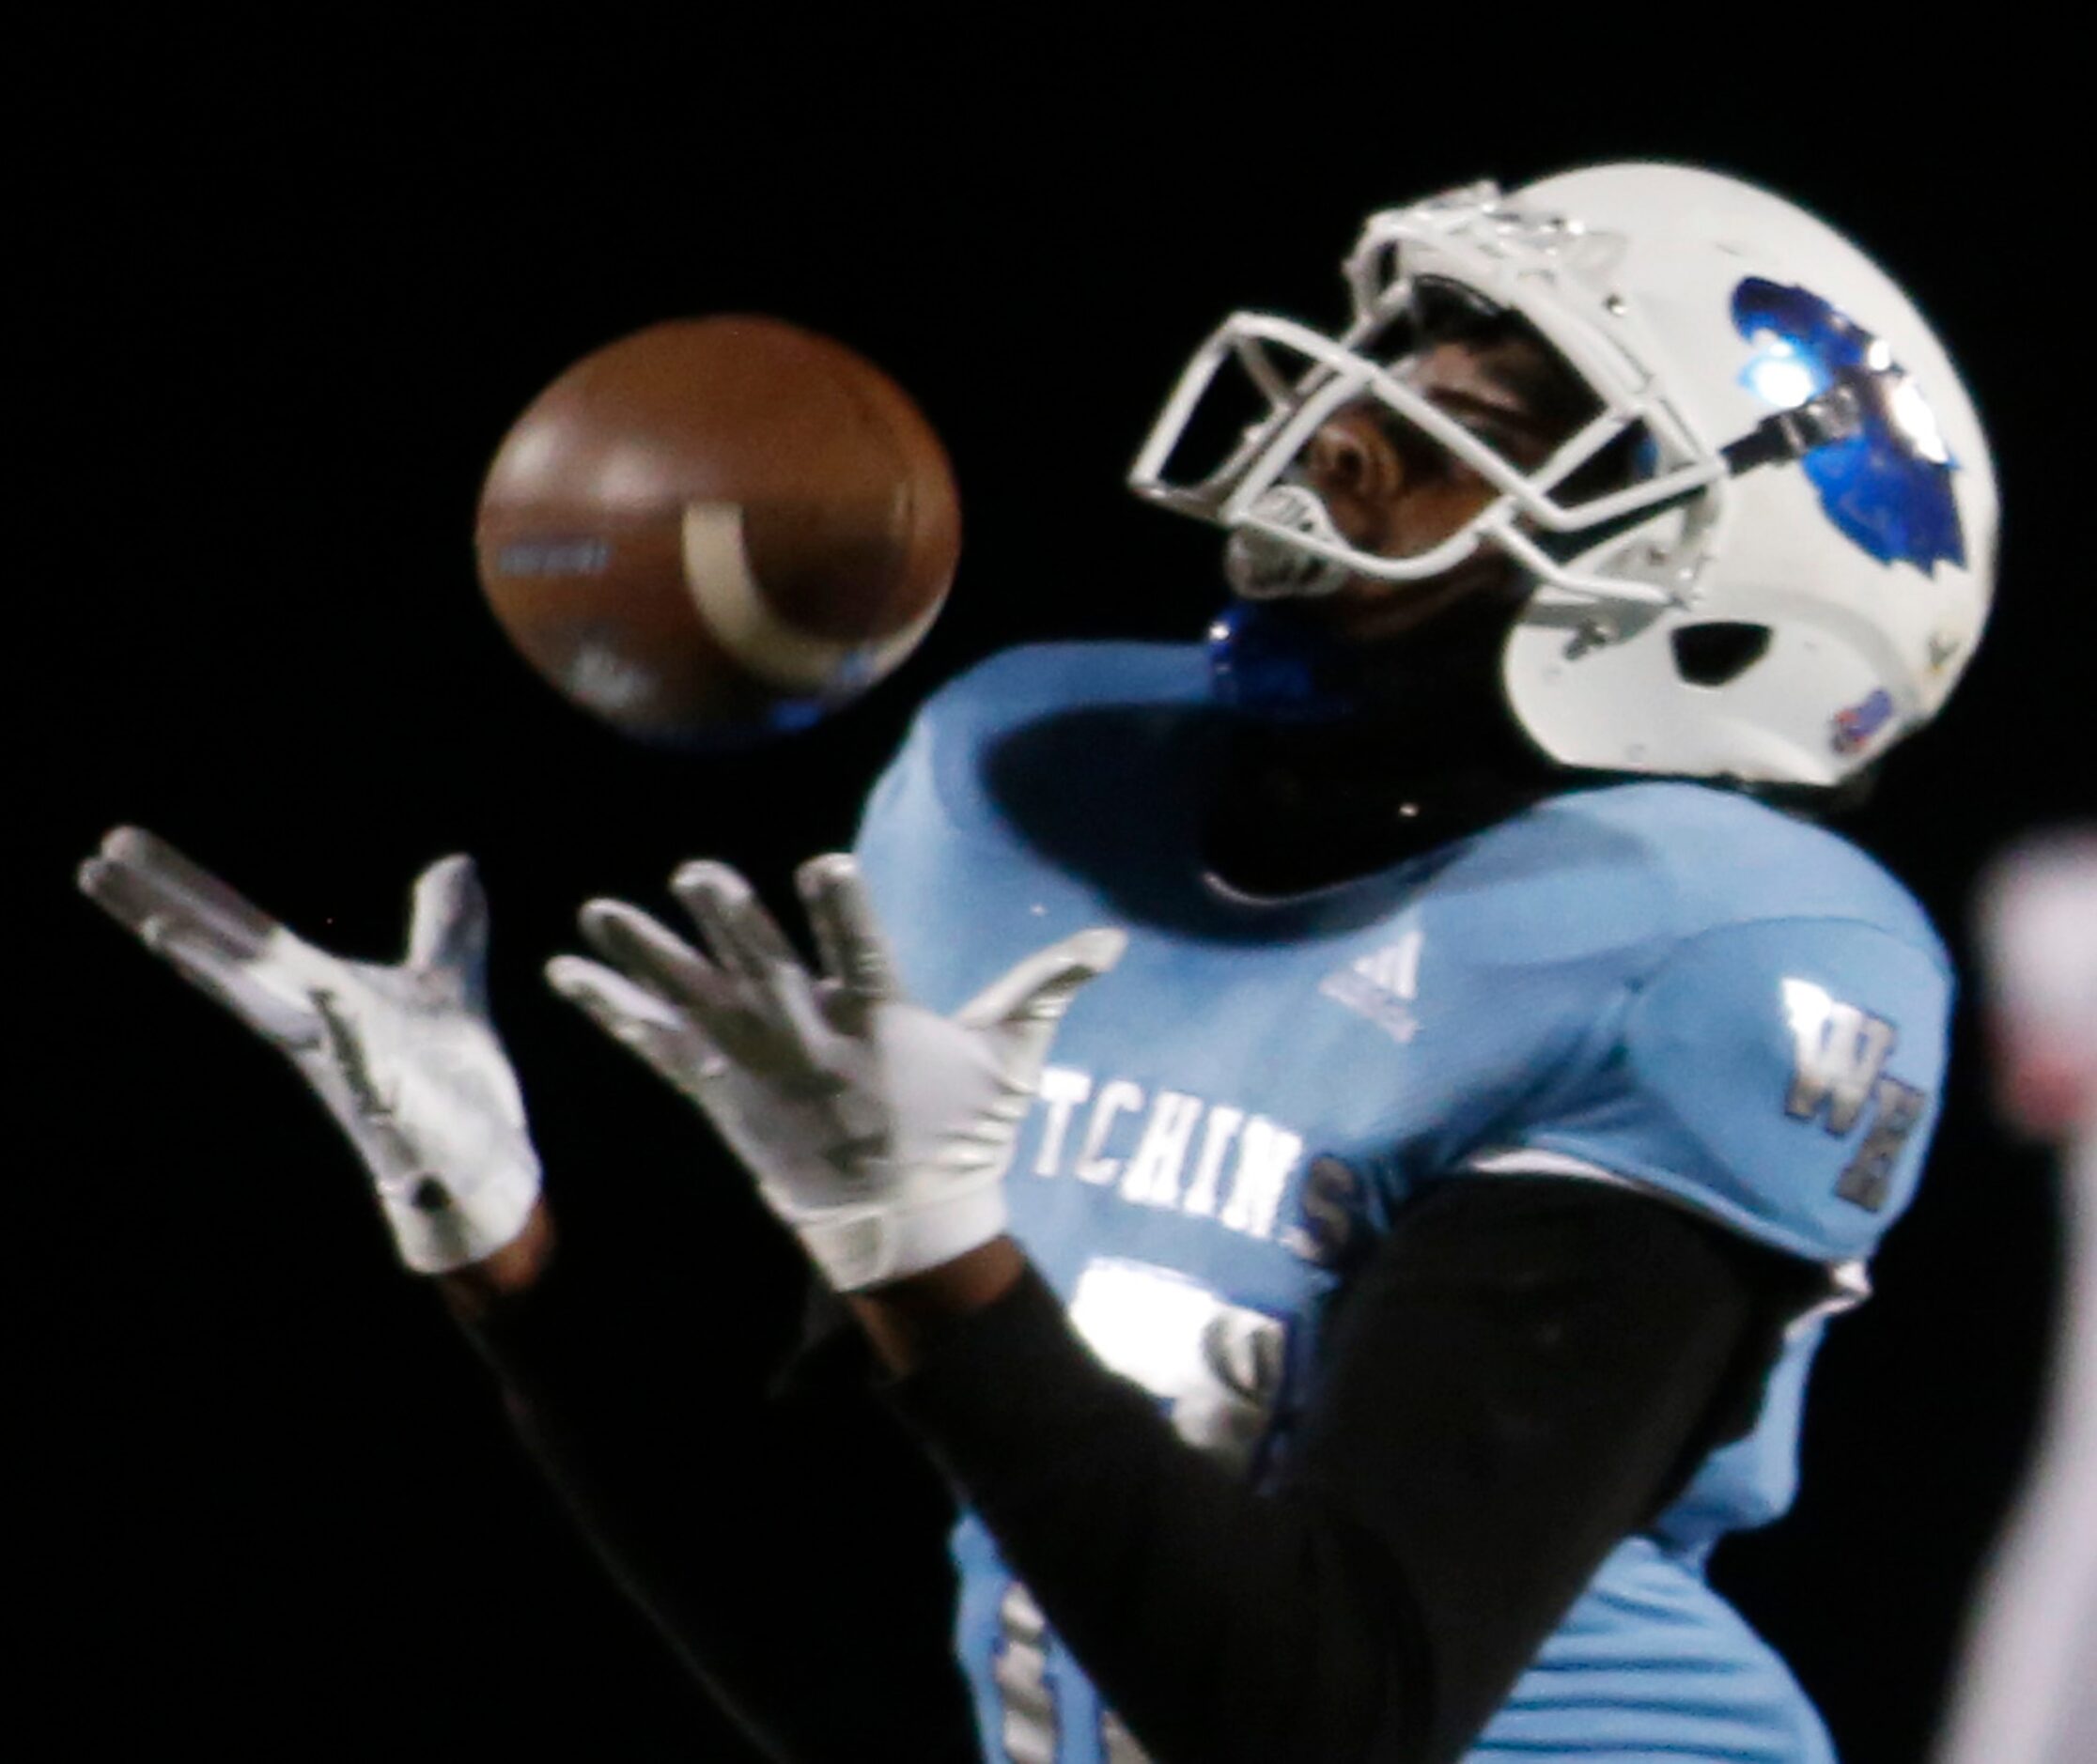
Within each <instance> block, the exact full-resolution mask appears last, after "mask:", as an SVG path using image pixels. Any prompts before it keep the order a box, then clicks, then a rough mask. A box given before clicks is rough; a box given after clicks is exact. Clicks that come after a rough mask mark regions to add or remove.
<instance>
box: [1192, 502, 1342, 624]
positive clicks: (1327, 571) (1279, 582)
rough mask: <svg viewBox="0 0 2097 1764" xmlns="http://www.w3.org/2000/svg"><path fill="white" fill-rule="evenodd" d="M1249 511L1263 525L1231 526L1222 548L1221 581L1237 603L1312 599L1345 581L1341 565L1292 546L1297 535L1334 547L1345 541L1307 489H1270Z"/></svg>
mask: <svg viewBox="0 0 2097 1764" xmlns="http://www.w3.org/2000/svg"><path fill="white" fill-rule="evenodd" d="M1250 515H1251V517H1252V518H1253V520H1255V521H1257V522H1259V523H1261V524H1259V525H1246V526H1237V527H1234V528H1233V529H1232V531H1231V536H1230V538H1229V540H1228V541H1227V542H1226V543H1225V545H1224V548H1223V576H1224V580H1226V581H1228V582H1229V583H1230V585H1231V592H1232V593H1233V594H1235V595H1236V596H1238V597H1239V598H1240V599H1242V600H1306V599H1314V598H1316V597H1318V596H1321V595H1328V594H1332V593H1335V592H1336V591H1337V590H1338V589H1339V588H1340V587H1341V586H1342V585H1343V584H1344V582H1345V581H1346V580H1347V576H1348V570H1347V566H1346V565H1344V564H1343V563H1341V562H1340V561H1339V560H1338V559H1336V558H1333V557H1328V556H1323V555H1321V554H1320V553H1319V552H1318V551H1315V550H1311V549H1306V548H1305V547H1303V546H1301V545H1299V544H1297V543H1294V540H1295V539H1296V538H1297V537H1301V538H1307V539H1311V540H1313V541H1315V542H1316V543H1317V544H1319V545H1322V546H1330V547H1333V548H1335V549H1338V548H1342V547H1344V545H1345V543H1346V541H1345V540H1344V538H1342V536H1341V534H1340V530H1339V529H1338V528H1337V527H1335V526H1334V525H1333V524H1332V516H1331V515H1330V513H1328V510H1327V508H1326V505H1325V503H1323V502H1321V501H1320V500H1319V498H1318V493H1317V492H1316V491H1315V490H1313V489H1312V488H1311V487H1309V486H1308V485H1303V484H1277V485H1274V486H1272V487H1270V488H1268V489H1266V490H1264V491H1262V492H1261V494H1260V496H1259V497H1258V499H1257V500H1256V501H1255V502H1254V503H1253V504H1252V507H1251V509H1250ZM1277 530H1279V531H1277Z"/></svg>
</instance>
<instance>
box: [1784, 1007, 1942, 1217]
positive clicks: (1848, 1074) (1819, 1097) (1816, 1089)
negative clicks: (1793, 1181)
mask: <svg viewBox="0 0 2097 1764" xmlns="http://www.w3.org/2000/svg"><path fill="white" fill-rule="evenodd" d="M1784 1015H1785V1017H1786V1018H1787V1020H1788V1021H1789V1022H1790V1024H1791V1031H1792V1039H1793V1042H1794V1044H1795V1046H1796V1049H1797V1058H1796V1060H1795V1062H1794V1067H1793V1076H1792V1087H1791V1094H1790V1096H1789V1097H1787V1098H1786V1099H1785V1103H1784V1112H1785V1113H1786V1114H1788V1115H1790V1116H1791V1117H1792V1118H1793V1119H1794V1121H1812V1120H1814V1119H1815V1118H1816V1117H1819V1118H1821V1119H1822V1124H1823V1125H1824V1126H1825V1128H1826V1129H1827V1131H1828V1132H1829V1133H1830V1134H1832V1135H1833V1136H1834V1137H1836V1138H1838V1139H1841V1138H1846V1137H1848V1136H1849V1134H1850V1133H1851V1132H1852V1131H1853V1130H1854V1129H1855V1127H1856V1122H1857V1119H1858V1117H1859V1116H1861V1115H1862V1114H1863V1112H1864V1108H1865V1106H1866V1104H1867V1103H1872V1104H1875V1106H1876V1109H1877V1113H1876V1115H1875V1116H1874V1117H1873V1119H1872V1126H1871V1130H1870V1131H1869V1132H1868V1133H1866V1135H1865V1136H1864V1142H1863V1145H1862V1146H1861V1147H1860V1148H1859V1149H1858V1151H1857V1153H1856V1156H1855V1157H1853V1158H1852V1159H1851V1160H1850V1161H1849V1164H1848V1165H1847V1166H1846V1167H1845V1168H1844V1169H1843V1171H1842V1173H1841V1177H1840V1178H1839V1179H1838V1180H1837V1182H1836V1184H1835V1192H1836V1193H1837V1194H1838V1195H1840V1196H1841V1198H1842V1199H1844V1200H1849V1201H1854V1202H1855V1203H1856V1205H1858V1206H1860V1207H1863V1208H1865V1209H1866V1210H1867V1211H1869V1212H1872V1213H1876V1212H1878V1211H1879V1210H1880V1209H1881V1208H1882V1207H1884V1206H1885V1205H1886V1201H1887V1196H1888V1194H1889V1193H1890V1192H1891V1189H1892V1185H1893V1167H1894V1164H1895V1163H1896V1161H1897V1160H1898V1159H1899V1157H1900V1153H1901V1148H1902V1147H1903V1145H1905V1144H1906V1143H1907V1137H1908V1135H1909V1134H1911V1133H1912V1132H1913V1131H1914V1130H1915V1126H1916V1123H1917V1122H1919V1121H1920V1120H1921V1118H1922V1112H1923V1104H1924V1102H1925V1100H1926V1099H1925V1097H1924V1095H1923V1093H1922V1092H1921V1091H1918V1090H1916V1089H1915V1088H1914V1087H1913V1086H1912V1085H1907V1084H1903V1083H1902V1082H1901V1080H1900V1079H1898V1078H1895V1077H1888V1076H1887V1075H1885V1067H1886V1061H1887V1056H1888V1055H1890V1054H1891V1053H1892V1051H1893V1045H1894V1043H1895V1042H1896V1041H1897V1040H1898V1039H1899V1032H1898V1031H1897V1030H1896V1029H1894V1027H1893V1025H1892V1024H1890V1023H1888V1022H1887V1021H1886V1019H1885V1018H1884V1017H1876V1016H1873V1015H1872V1014H1870V1013H1869V1012H1867V1011H1864V1010H1860V1009H1859V1008H1858V1007H1857V1006H1856V1005H1854V1004H1844V1003H1843V1002H1842V1001H1841V999H1839V998H1836V997H1835V996H1834V995H1833V994H1832V993H1830V992H1828V991H1827V990H1826V988H1825V987H1822V986H1816V985H1815V984H1813V983H1812V982H1811V981H1808V980H1787V981H1785V982H1784Z"/></svg>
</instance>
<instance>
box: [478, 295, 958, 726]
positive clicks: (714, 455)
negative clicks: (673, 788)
mask: <svg viewBox="0 0 2097 1764" xmlns="http://www.w3.org/2000/svg"><path fill="white" fill-rule="evenodd" d="M474 542H475V549H476V551H477V553H478V557H479V564H480V580H481V586H482V588H483V589H484V591H485V592H486V594H487V596H488V601H489V606H490V607H492V608H493V610H494V612H495V617H496V618H497V620H498V621H500V623H501V625H502V627H503V629H504V630H505V631H506V632H507V633H508V635H509V637H510V640H511V642H514V643H515V644H516V646H517V648H518V650H519V652H520V654H521V655H522V656H523V657H524V658H525V659H526V660H527V661H529V662H530V663H531V664H532V666H533V667H534V668H536V670H537V671H538V673H540V674H541V675H543V676H544V677H545V678H546V679H547V680H548V681H549V682H551V684H552V685H553V686H554V687H555V688H556V689H558V690H559V691H561V692H562V693H563V694H565V695H566V696H567V698H568V699H570V700H571V701H573V702H574V703H575V704H579V705H581V706H582V708H583V709H585V710H587V711H590V712H592V713H593V714H595V715H596V716H598V717H600V718H602V719H604V720H606V721H607V722H609V723H611V724H612V725H613V726H614V727H615V728H617V729H619V730H621V731H623V732H624V733H626V734H628V735H635V736H638V737H640V738H642V739H644V740H649V741H662V742H685V743H696V744H700V745H707V744H726V743H737V742H744V741H749V740H752V739H761V738H763V737H765V736H767V735H776V734H779V733H783V732H784V731H786V730H790V729H794V728H799V727H801V726H803V725H805V724H806V723H808V722H811V721H813V720H815V719H816V718H817V717H820V716H822V715H823V714H825V713H826V712H827V711H829V710H831V709H833V708H835V707H836V706H838V705H840V704H845V703H847V702H848V701H849V700H851V699H853V698H855V697H857V696H858V695H859V694H860V693H861V692H862V691H864V690H865V689H867V688H868V687H870V686H872V685H873V684H874V683H875V682H876V681H878V680H879V679H880V678H881V677H882V676H883V675H885V674H887V673H890V672H891V671H892V670H893V669H894V668H895V667H896V666H897V665H898V664H899V663H900V662H901V661H902V660H903V658H905V657H906V656H908V655H909V653H910V651H911V650H912V649H913V648H914V647H915V646H916V645H917V643H918V642H919V641H920V640H921V639H922V638H923V637H924V633H925V631H926V630H927V629H928V628H929V627H930V626H931V624H932V621H933V619H934V618H935V617H936V616H937V615H938V613H939V611H940V606H941V604H942V603H943V602H944V600H945V598H946V593H947V588H948V586H949V584H950V583H951V582H952V580H953V578H954V566H955V558H956V557H957V555H958V554H959V551H960V544H961V514H960V503H959V501H958V499H957V497H956V496H955V487H954V473H953V471H952V469H951V468H950V467H949V465H948V463H947V457H946V453H945V450H944V449H943V448H942V447H941V446H940V440H939V437H938V436H937V435H936V434H934V432H933V430H932V427H931V426H930V424H928V423H927V422H926V421H925V420H924V416H923V414H922V413H921V412H920V411H919V410H918V409H917V407H916V405H915V404H913V403H912V402H911V400H910V398H909V396H908V395H906V394H905V393H904V392H903V390H902V389H901V388H900V387H899V386H897V385H896V384H895V382H894V381H893V380H892V379H889V377H888V376H887V375H886V374H884V373H882V372H881V371H880V369H878V367H876V366H874V364H872V363H870V362H868V361H866V360H865V359H864V358H863V357H862V356H860V355H857V354H855V353H854V352H853V351H852V350H850V349H848V348H846V347H845V346H844V345H842V344H840V343H836V342H833V341H831V339H830V338H828V337H823V336H818V335H816V334H815V333H813V332H810V331H804V330H802V329H800V327H799V326H796V325H791V324H787V323H785V322H784V321H783V320H781V319H777V318H768V317H753V316H722V317H707V318H691V319H678V320H673V321H671V322H668V323H665V324H659V325H653V326H650V327H649V328H648V329H647V330H645V331H641V332H637V333H634V334H633V335H632V336H629V337H624V338H621V339H620V340H619V341H618V342H616V343H613V344H609V345H607V346H606V347H605V348H601V349H598V350H597V351H596V352H595V353H593V354H590V355H587V356H585V357H583V359H582V361H580V362H578V363H576V364H575V365H574V366H573V367H571V368H569V369H568V370H567V372H566V373H565V374H563V375H562V376H561V377H560V378H559V379H556V380H555V381H554V382H553V383H552V384H551V386H549V387H548V388H547V389H546V390H545V391H544V392H543V393H541V394H540V395H538V397H537V398H536V399H534V400H533V402H532V404H531V406H530V407H529V408H528V409H527V410H525V412H524V413H523V415H522V416H520V417H519V418H518V420H517V422H516V424H515V425H514V426H512V427H511V429H510V431H509V433H508V434H507V435H506V436H505V437H504V440H503V444H502V446H501V448H500V449H499V450H498V451H497V453H496V455H495V459H494V462H493V464H492V465H490V466H489V472H488V479H487V482H486V483H485V484H484V485H483V487H482V489H481V497H480V509H479V518H478V520H477V522H476V526H475V533H474Z"/></svg>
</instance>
